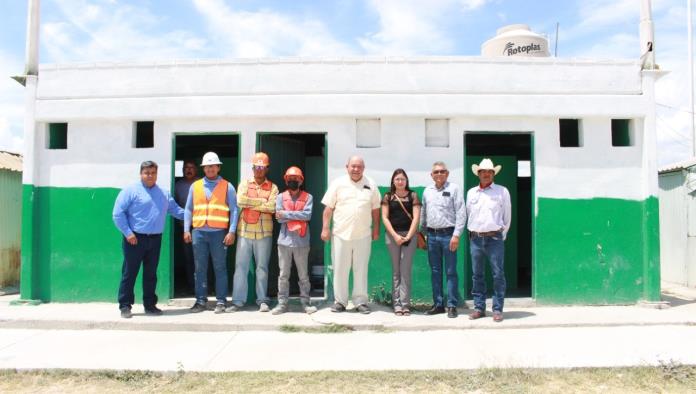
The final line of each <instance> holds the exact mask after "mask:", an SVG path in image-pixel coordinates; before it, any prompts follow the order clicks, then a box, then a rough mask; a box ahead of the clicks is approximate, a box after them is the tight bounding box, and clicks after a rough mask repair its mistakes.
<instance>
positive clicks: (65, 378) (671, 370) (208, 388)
mask: <svg viewBox="0 0 696 394" xmlns="http://www.w3.org/2000/svg"><path fill="white" fill-rule="evenodd" d="M124 391H125V392H143V391H147V392H150V391H156V392H158V393H160V392H161V393H202V392H206V393H211V392H212V393H222V392H234V393H249V392H252V393H257V392H283V393H307V392H317V393H366V392H380V393H383V392H384V393H418V392H429V393H430V392H436V393H455V392H456V393H473V392H475V393H602V394H606V393H660V392H669V393H694V392H696V366H684V365H680V364H678V363H673V362H669V363H664V364H663V365H660V366H656V367H636V368H573V369H497V368H496V369H478V370H464V371H463V370H451V371H373V372H330V371H329V372H324V371H322V372H226V373H199V372H185V371H183V369H180V370H178V371H177V372H171V373H159V372H148V371H72V370H50V371H45V370H36V371H14V370H0V392H3V393H14V392H18V393H37V392H40V393H42V392H88V393H97V392H98V393H116V392H124Z"/></svg>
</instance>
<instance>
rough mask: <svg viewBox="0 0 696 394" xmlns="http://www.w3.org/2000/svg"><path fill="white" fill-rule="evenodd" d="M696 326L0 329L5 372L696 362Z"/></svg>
mask: <svg viewBox="0 0 696 394" xmlns="http://www.w3.org/2000/svg"><path fill="white" fill-rule="evenodd" d="M694 338H696V326H690V325H665V326H625V327H561V328H533V329H526V328H517V329H509V330H507V329H494V330H491V329H468V330H461V329H460V330H435V331H396V332H376V331H356V332H350V333H343V334H310V333H284V332H279V331H230V332H200V331H199V332H190V331H163V332H160V331H128V330H45V329H0V368H18V369H32V368H75V369H147V370H156V371H177V370H180V369H183V370H186V371H261V370H274V371H295V370H306V371H310V370H361V371H363V370H386V369H416V370H423V369H470V368H478V367H483V366H485V367H503V368H504V367H602V366H635V365H656V364H659V363H663V362H670V361H674V362H678V363H682V364H696V340H694Z"/></svg>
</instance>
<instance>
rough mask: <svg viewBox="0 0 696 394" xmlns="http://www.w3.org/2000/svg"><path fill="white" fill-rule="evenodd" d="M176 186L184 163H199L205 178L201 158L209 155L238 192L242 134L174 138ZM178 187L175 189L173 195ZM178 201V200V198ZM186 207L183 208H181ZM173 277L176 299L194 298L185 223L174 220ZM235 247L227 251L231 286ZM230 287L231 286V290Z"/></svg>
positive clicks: (210, 273)
mask: <svg viewBox="0 0 696 394" xmlns="http://www.w3.org/2000/svg"><path fill="white" fill-rule="evenodd" d="M173 149H174V154H173V157H174V163H172V164H173V165H172V168H174V183H173V185H175V184H176V181H178V180H180V179H182V178H183V171H182V168H183V165H184V161H186V160H192V161H193V162H194V163H195V164H196V169H197V177H198V178H200V177H202V176H204V175H203V170H202V169H201V168H200V163H201V159H202V158H203V155H204V154H205V153H206V152H210V151H212V152H215V153H217V154H218V157H219V158H220V161H222V165H221V166H220V176H222V177H223V178H224V179H226V180H227V181H229V182H230V183H232V185H234V187H235V189H236V188H237V185H238V184H239V135H238V134H235V133H186V134H175V135H174V148H173ZM175 190H176V188H175V187H172V195H174V194H175V193H176V192H175ZM175 198H176V197H175ZM182 207H183V206H182ZM173 222H174V223H173V227H174V228H173V234H174V237H173V238H172V244H173V248H172V249H173V256H174V264H173V267H174V268H173V271H174V272H173V278H174V286H173V289H174V297H176V298H182V297H194V296H195V295H194V289H193V287H192V286H191V284H190V280H191V278H190V276H189V275H190V272H191V271H189V270H190V268H188V269H187V260H186V258H185V255H184V254H185V253H186V251H185V247H184V243H183V240H182V239H183V222H181V221H178V220H173ZM234 250H235V249H234V247H230V248H228V250H227V275H228V280H229V283H230V284H231V283H232V275H233V273H234V255H235V253H234ZM208 283H215V281H214V275H213V265H212V263H211V264H208ZM208 287H209V291H210V292H211V293H210V294H209V295H214V292H215V286H208ZM230 288H231V287H230Z"/></svg>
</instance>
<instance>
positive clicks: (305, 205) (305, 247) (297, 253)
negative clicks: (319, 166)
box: [271, 167, 317, 315]
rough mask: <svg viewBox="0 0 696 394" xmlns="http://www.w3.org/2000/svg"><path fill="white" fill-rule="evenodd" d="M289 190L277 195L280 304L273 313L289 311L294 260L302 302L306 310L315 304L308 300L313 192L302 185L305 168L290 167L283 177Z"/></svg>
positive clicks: (310, 309) (311, 308)
mask: <svg viewBox="0 0 696 394" xmlns="http://www.w3.org/2000/svg"><path fill="white" fill-rule="evenodd" d="M283 179H284V180H285V184H286V185H287V187H288V188H287V190H286V191H284V192H283V193H282V194H280V195H278V198H276V213H275V217H276V219H277V220H278V223H280V233H279V234H278V266H279V267H280V275H279V276H278V305H277V306H276V307H275V308H273V311H272V312H271V313H273V314H274V315H280V314H282V313H285V312H287V311H288V297H289V295H290V281H289V279H290V271H291V269H292V261H293V260H295V267H296V268H297V276H298V277H299V282H300V283H299V284H300V302H301V303H302V309H303V310H304V311H305V312H306V313H314V312H316V311H317V308H316V307H313V306H311V305H310V304H309V291H310V289H311V285H310V283H309V274H308V272H307V269H308V267H307V263H308V260H309V248H310V246H309V221H310V219H311V218H312V195H311V194H309V193H307V192H306V191H304V190H302V189H300V186H302V184H303V183H304V175H303V174H302V170H300V169H299V168H297V167H290V168H288V169H287V171H285V176H284V177H283Z"/></svg>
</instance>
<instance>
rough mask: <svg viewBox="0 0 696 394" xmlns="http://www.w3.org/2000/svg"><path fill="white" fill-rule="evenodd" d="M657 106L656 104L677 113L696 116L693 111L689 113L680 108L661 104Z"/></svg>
mask: <svg viewBox="0 0 696 394" xmlns="http://www.w3.org/2000/svg"><path fill="white" fill-rule="evenodd" d="M655 104H656V105H659V106H660V107H665V108H669V109H673V110H675V111H679V112H685V113H687V114H691V115H694V112H693V111H689V110H688V109H684V108H679V107H673V106H671V105H667V104H660V103H655Z"/></svg>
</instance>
